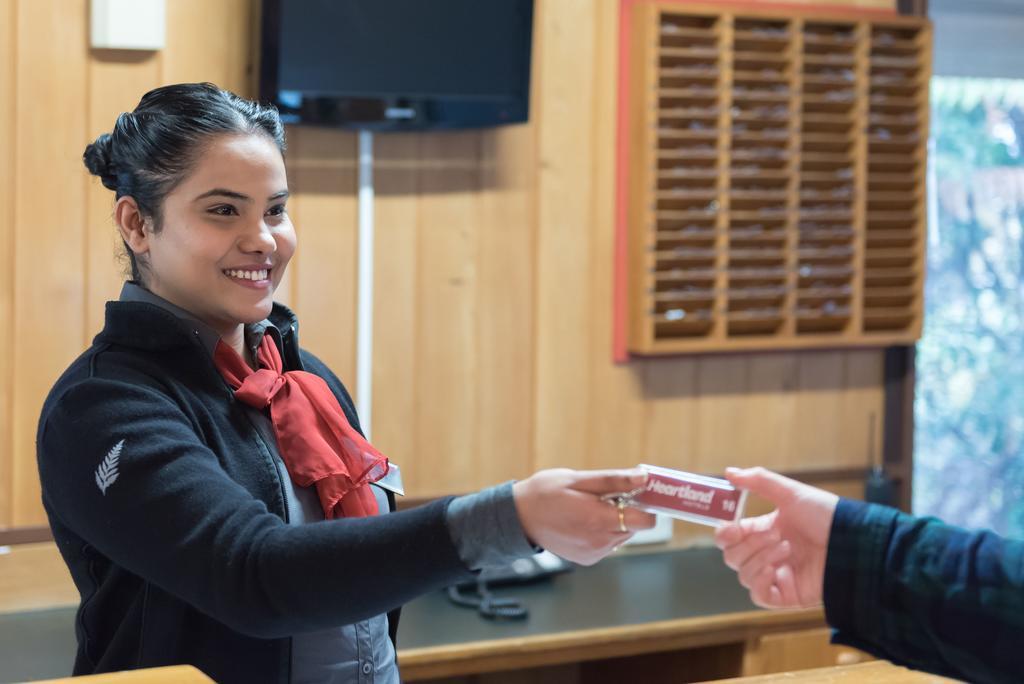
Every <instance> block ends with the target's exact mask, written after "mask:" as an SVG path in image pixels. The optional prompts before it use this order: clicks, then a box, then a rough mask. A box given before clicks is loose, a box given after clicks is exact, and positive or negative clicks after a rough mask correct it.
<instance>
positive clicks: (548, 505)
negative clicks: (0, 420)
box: [37, 84, 653, 682]
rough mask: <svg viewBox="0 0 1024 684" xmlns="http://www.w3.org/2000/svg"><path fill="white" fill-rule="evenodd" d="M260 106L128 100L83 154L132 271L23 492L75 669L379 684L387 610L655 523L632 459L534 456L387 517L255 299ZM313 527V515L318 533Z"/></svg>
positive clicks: (61, 392) (335, 400)
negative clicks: (56, 586) (61, 599)
mask: <svg viewBox="0 0 1024 684" xmlns="http://www.w3.org/2000/svg"><path fill="white" fill-rule="evenodd" d="M283 151H284V136H283V130H282V126H281V122H280V120H279V118H278V115H277V112H276V111H275V110H273V109H272V108H266V107H262V106H260V105H258V104H255V103H252V102H248V101H246V100H243V99H241V98H238V97H237V96H235V95H232V94H231V93H228V92H225V91H223V90H220V89H218V88H216V87H215V86H213V85H210V84H182V85H174V86H167V87H164V88H159V89H157V90H154V91H151V92H149V93H147V94H146V95H145V96H143V98H142V100H141V102H140V103H139V105H138V107H137V108H136V109H135V110H134V111H133V112H129V113H125V114H122V115H121V116H119V117H118V119H117V124H116V125H115V128H114V131H113V133H111V134H107V135H103V136H100V138H98V139H97V140H96V142H94V143H93V144H91V145H89V146H88V148H87V149H86V151H85V155H84V160H85V164H86V166H87V167H88V169H89V170H90V171H91V172H92V173H93V174H94V175H97V176H99V177H100V178H101V179H102V181H103V184H104V185H105V186H106V187H107V188H109V189H111V190H113V191H114V192H115V197H116V200H115V210H114V218H115V222H116V224H117V229H118V231H119V232H120V235H121V237H122V238H123V240H124V243H125V248H126V249H127V250H128V255H129V258H130V260H131V266H132V279H131V280H130V281H129V282H127V283H125V284H124V287H123V289H122V292H121V297H120V299H119V301H115V302H108V303H107V308H106V322H105V326H104V328H103V330H102V331H101V332H100V334H99V335H98V336H97V337H96V339H95V340H94V342H93V345H92V346H91V347H90V348H89V349H88V350H86V351H85V352H84V353H83V354H82V356H80V357H79V358H78V359H77V360H76V361H75V362H74V363H72V365H71V366H70V367H69V368H68V369H67V370H66V371H65V373H64V374H63V375H62V376H61V378H60V379H59V380H58V381H57V383H56V385H55V386H54V387H53V389H52V390H51V392H50V394H49V396H48V397H47V400H46V402H45V404H44V406H43V411H42V415H41V417H40V420H39V432H38V438H37V445H38V450H37V451H38V459H39V473H40V480H41V482H42V489H43V504H44V506H45V508H46V512H47V515H48V517H49V521H50V525H51V527H52V528H53V536H54V539H55V541H56V542H57V545H58V547H59V549H60V551H61V554H62V555H63V557H64V560H65V561H66V562H67V564H68V567H69V569H70V571H71V575H72V578H73V579H74V581H75V584H76V586H77V588H78V590H79V593H80V594H81V597H82V602H81V606H80V608H79V610H78V615H77V623H76V634H77V637H78V652H77V654H76V659H75V674H84V673H90V672H104V671H110V670H120V669H129V668H136V667H149V666H157V665H167V664H177V663H187V664H192V665H195V666H197V667H199V668H200V669H202V670H203V671H204V672H206V673H207V674H208V675H210V676H211V677H213V678H214V679H215V680H216V681H219V682H235V681H237V682H251V681H267V682H304V681H316V682H347V681H370V680H371V679H368V678H369V677H370V676H371V675H372V681H378V682H394V681H398V668H397V664H396V662H395V647H394V643H395V638H396V631H397V626H398V608H399V607H400V606H401V605H402V604H403V603H404V602H405V601H407V600H409V599H411V598H413V597H414V596H416V595H418V594H421V593H424V592H426V591H430V590H434V589H438V588H441V587H444V586H446V585H450V584H453V583H455V582H457V581H460V580H464V579H466V578H467V576H472V573H473V572H475V571H479V570H481V569H483V568H485V567H487V566H490V565H504V564H507V563H509V562H512V561H514V560H516V559H518V558H520V557H523V556H528V555H530V554H532V553H534V552H535V551H536V550H538V546H544V547H547V548H548V549H550V550H551V551H553V552H555V553H557V554H559V555H561V556H563V557H565V558H568V559H570V560H574V561H577V562H581V563H593V562H596V561H597V560H598V559H599V558H601V557H603V556H604V555H605V554H607V553H609V552H610V551H611V550H612V549H613V548H614V547H615V546H617V545H618V544H621V543H622V542H623V541H625V540H626V539H628V538H629V536H630V535H631V534H632V532H633V531H635V530H638V529H643V528H646V527H649V526H650V525H652V524H653V518H652V516H650V515H648V514H646V513H642V512H640V511H637V510H629V511H626V512H625V514H624V515H621V516H620V515H619V514H617V512H616V511H615V509H614V508H612V507H610V506H608V505H607V504H606V503H604V502H603V501H602V500H601V495H603V494H606V493H613V492H621V491H628V490H632V489H634V488H635V487H637V486H638V485H640V484H642V483H643V481H644V479H645V476H644V475H643V473H642V472H638V471H629V470H622V471H596V472H574V471H570V470H564V469H562V470H548V471H541V472H539V473H537V474H535V475H533V476H531V477H529V478H527V479H525V480H522V481H520V482H516V483H505V484H502V485H498V486H495V487H492V488H490V489H485V490H483V491H481V492H477V493H475V494H470V495H467V496H462V497H457V498H452V497H447V498H444V499H440V500H438V501H435V502H433V503H430V504H427V505H426V506H422V507H419V508H415V509H411V510H408V511H403V512H401V513H394V514H392V512H393V511H394V508H395V505H394V503H395V500H394V493H395V492H400V491H401V482H400V476H399V475H398V470H397V467H395V466H394V464H392V463H391V462H389V461H388V459H387V458H385V457H384V456H383V455H382V454H381V453H380V452H378V451H377V450H376V449H375V448H374V447H373V446H372V445H370V444H369V443H368V442H367V441H366V440H365V439H364V438H363V436H362V434H361V433H360V430H359V420H358V417H357V416H356V413H355V409H354V408H353V406H352V401H351V399H350V397H349V395H348V392H347V391H346V390H345V387H344V385H343V384H342V383H341V381H340V380H339V379H338V378H337V377H336V376H335V375H334V374H333V373H332V372H331V371H330V370H329V369H328V368H327V367H326V366H325V365H324V364H323V363H322V362H321V361H320V360H319V359H317V358H316V357H315V356H314V355H312V354H310V353H309V352H307V351H306V350H305V349H302V348H301V347H300V346H299V342H298V321H297V319H296V317H295V315H294V314H293V313H292V312H291V311H289V310H288V309H287V308H286V307H284V306H281V305H280V304H277V303H275V302H274V301H273V295H274V290H275V288H276V287H277V285H278V284H279V283H280V282H281V278H282V276H283V275H284V271H285V268H286V267H287V265H288V262H289V260H290V259H291V257H292V254H293V252H294V251H295V248H296V239H295V231H294V229H293V227H292V225H291V221H290V220H289V218H288V213H287V211H286V208H285V203H286V200H287V197H288V180H287V177H286V173H285V166H284V162H283V157H282V155H283ZM314 523H315V524H314Z"/></svg>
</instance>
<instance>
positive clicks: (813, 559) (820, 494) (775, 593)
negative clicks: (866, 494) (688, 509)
mask: <svg viewBox="0 0 1024 684" xmlns="http://www.w3.org/2000/svg"><path fill="white" fill-rule="evenodd" d="M726 477H727V478H729V481H730V482H732V483H733V484H734V485H735V486H737V487H740V488H742V489H748V490H750V491H751V492H753V493H754V494H757V495H759V496H762V497H764V498H766V499H768V500H769V501H770V502H771V503H773V504H775V506H776V509H775V510H774V511H772V512H771V513H768V514H767V515H761V516H757V517H754V518H745V519H743V520H740V521H738V522H735V523H730V524H728V525H723V526H721V527H719V528H718V530H717V531H716V532H715V543H716V544H717V545H718V547H719V548H720V549H722V551H723V555H724V557H725V562H726V565H728V566H729V567H730V568H732V569H733V570H735V571H736V572H737V574H738V575H739V580H740V584H742V585H743V586H744V587H746V588H747V589H749V590H750V598H751V600H752V601H753V602H754V603H755V604H757V605H759V606H761V607H763V608H801V607H807V606H813V605H817V604H819V603H820V602H821V597H822V589H823V585H824V578H825V556H826V553H827V551H828V538H829V533H830V531H831V528H832V515H833V513H834V512H835V509H836V504H837V503H838V501H839V497H837V496H836V495H835V494H832V493H831V492H826V491H825V490H823V489H818V488H816V487H811V486H810V485H806V484H803V483H801V482H797V481H796V480H791V479H789V478H788V477H783V476H782V475H779V474H778V473H773V472H772V471H770V470H765V469H764V468H748V469H746V470H740V469H737V468H729V469H728V470H726Z"/></svg>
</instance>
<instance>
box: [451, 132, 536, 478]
mask: <svg viewBox="0 0 1024 684" xmlns="http://www.w3.org/2000/svg"><path fill="white" fill-rule="evenodd" d="M536 164H537V157H536V129H535V128H534V127H532V126H514V127H511V128H507V129H502V130H498V131H493V132H486V133H484V134H483V135H482V139H481V149H480V167H481V168H480V174H481V183H480V190H479V201H480V210H479V213H480V226H479V235H478V242H477V264H478V273H477V283H478V285H477V288H478V291H479V302H480V303H479V305H478V306H477V320H476V330H475V331H474V334H475V336H476V356H477V367H478V369H479V372H478V373H477V374H476V377H474V378H470V382H471V383H474V384H475V385H476V387H477V391H478V406H477V419H476V421H475V426H474V427H475V429H476V431H477V438H476V453H474V454H473V455H472V458H473V459H474V463H475V466H474V468H473V471H472V472H473V475H474V478H473V480H471V481H470V482H469V483H467V484H469V486H470V487H472V486H474V485H476V486H479V483H489V482H501V481H504V480H507V479H510V478H523V477H525V476H527V475H529V473H530V472H531V471H532V468H533V463H532V459H531V458H530V455H531V445H532V439H531V437H530V435H531V432H532V430H531V427H532V420H533V401H532V398H533V373H532V372H531V369H532V368H533V339H534V334H535V330H534V326H533V302H534V301H535V300H534V296H535V293H534V231H533V226H534V225H535V221H536V206H535V202H534V193H533V184H532V179H533V177H534V173H535V171H534V170H535V168H536Z"/></svg>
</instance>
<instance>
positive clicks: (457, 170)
mask: <svg viewBox="0 0 1024 684" xmlns="http://www.w3.org/2000/svg"><path fill="white" fill-rule="evenodd" d="M480 137H481V133H478V132H475V131H470V132H460V133H431V134H425V135H423V136H422V139H421V141H420V150H419V151H420V163H421V164H424V162H426V161H428V160H429V161H432V162H435V163H434V164H430V165H427V164H424V168H423V169H422V170H421V171H420V180H419V195H418V215H419V216H418V222H419V231H420V236H419V237H420V239H419V240H418V241H417V243H416V244H417V248H418V252H417V255H416V258H417V262H418V263H417V268H416V275H417V280H416V292H415V294H414V296H415V301H416V319H415V320H416V340H417V347H416V349H415V351H414V354H415V359H416V372H417V376H418V377H417V384H416V387H417V390H418V392H417V400H418V401H417V405H416V417H415V422H414V423H413V425H414V426H415V430H416V437H417V441H416V453H415V456H414V458H413V459H411V460H412V462H411V463H409V465H407V466H406V472H409V473H410V474H411V475H412V479H411V480H410V482H411V483H412V484H413V486H416V487H417V488H419V487H423V486H425V485H426V486H429V487H431V488H433V487H437V488H439V490H440V491H465V490H467V489H473V488H474V487H473V484H474V483H475V481H476V479H477V478H476V477H475V471H476V470H477V460H478V459H479V458H480V457H481V455H480V454H479V453H477V440H476V436H477V418H478V412H477V408H478V404H477V398H478V396H479V386H478V377H479V375H478V374H479V366H478V358H477V353H476V352H477V345H476V341H477V326H476V320H477V315H478V308H479V306H480V302H479V301H478V267H477V260H476V257H477V245H478V241H479V236H480V233H481V232H482V229H483V227H482V226H481V225H480V209H481V207H480V197H479V189H480V169H479V158H480ZM385 286H386V285H385ZM406 460H407V461H409V460H410V459H406Z"/></svg>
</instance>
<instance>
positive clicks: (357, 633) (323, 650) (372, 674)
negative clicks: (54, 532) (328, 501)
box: [121, 282, 539, 684]
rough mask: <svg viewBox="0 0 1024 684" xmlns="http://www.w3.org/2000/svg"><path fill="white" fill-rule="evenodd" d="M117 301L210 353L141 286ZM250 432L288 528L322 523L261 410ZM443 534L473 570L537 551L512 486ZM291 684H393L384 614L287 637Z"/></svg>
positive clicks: (461, 514) (488, 496)
mask: <svg viewBox="0 0 1024 684" xmlns="http://www.w3.org/2000/svg"><path fill="white" fill-rule="evenodd" d="M121 301H134V302H146V303H149V304H153V305H155V306H159V307H161V308H163V309H165V310H166V311H170V312H171V313H173V314H174V315H176V316H178V317H179V318H181V319H183V320H186V321H188V322H189V324H190V325H192V326H193V331H194V332H195V334H196V336H197V337H198V338H199V339H200V341H201V342H202V344H203V346H204V347H205V348H206V350H207V352H209V353H210V355H211V356H212V355H213V353H214V351H215V350H216V347H217V343H218V342H219V341H220V335H218V333H217V332H216V331H215V330H214V329H213V328H212V327H210V326H209V325H207V324H205V323H203V322H202V321H200V320H198V319H197V318H196V317H195V316H194V315H192V314H191V313H190V312H188V311H186V310H185V309H182V308H181V307H178V306H176V305H174V304H172V303H171V302H169V301H167V300H166V299H163V298H162V297H160V296H158V295H156V294H153V293H152V292H150V291H149V290H147V289H145V288H144V287H142V286H141V285H139V284H137V283H134V282H126V283H125V284H124V287H122V289H121ZM266 334H270V335H272V337H273V339H274V341H275V342H276V343H277V344H278V345H280V344H281V335H280V332H279V331H278V330H277V328H276V327H275V326H274V324H273V323H271V322H270V321H269V320H263V321H260V322H259V323H254V324H251V325H247V326H246V327H245V344H246V347H247V348H248V349H250V350H253V349H255V348H256V347H258V346H259V345H260V343H261V341H262V339H263V336H264V335H266ZM245 410H246V413H247V415H248V416H249V418H250V420H251V422H252V425H253V427H254V429H256V431H257V432H258V433H259V434H260V436H261V437H262V441H263V443H264V444H265V445H266V448H267V450H268V451H269V452H270V454H271V455H272V456H273V459H274V463H275V465H276V466H277V470H278V475H279V477H280V478H281V481H282V482H284V483H285V487H284V491H285V508H286V511H287V516H288V519H287V522H288V524H289V525H303V524H308V523H315V522H318V521H322V520H323V519H324V514H323V509H322V508H321V507H320V501H319V498H318V497H317V494H316V491H315V488H313V487H299V486H297V485H296V484H295V483H294V482H292V479H291V477H290V476H289V475H288V471H287V469H286V468H285V465H284V461H282V460H281V455H280V452H279V451H278V445H277V438H276V437H275V435H274V430H273V425H272V424H271V422H270V417H269V415H268V414H267V413H266V412H265V411H261V410H258V409H255V408H252V407H249V406H245ZM372 489H373V493H374V495H375V496H376V497H377V504H378V509H379V510H380V511H382V512H387V511H388V510H389V504H388V500H387V495H386V494H385V493H384V491H383V490H382V489H380V488H379V487H376V486H374V487H372ZM447 523H448V530H449V532H450V533H451V535H452V541H453V542H454V544H455V547H456V549H457V550H458V553H459V557H460V558H461V559H462V561H463V562H464V563H465V564H466V566H467V567H469V568H470V569H472V570H480V569H482V568H484V567H488V566H494V565H505V564H508V563H511V562H512V561H514V560H517V559H519V558H523V557H525V556H529V555H532V554H533V553H535V552H536V551H538V550H539V549H537V548H536V547H534V546H533V545H532V544H530V542H529V540H528V539H527V538H526V535H525V534H524V532H523V528H522V525H521V524H520V522H519V516H518V514H517V512H516V508H515V501H514V499H513V495H512V483H511V482H506V483H504V484H501V485H498V486H496V487H490V488H488V489H484V490H482V491H480V492H476V493H475V494H469V495H467V496H461V497H458V498H456V499H455V500H453V501H452V503H451V505H450V506H449V507H448V512H447ZM291 681H292V683H293V684H300V683H306V682H309V683H313V682H319V683H326V684H343V683H348V682H358V683H359V684H390V683H392V682H395V683H397V682H398V681H399V677H398V665H397V663H396V660H395V650H394V645H393V644H392V642H391V639H390V638H389V636H388V620H387V615H378V616H376V617H373V618H370V619H369V620H363V621H362V622H357V623H355V624H352V625H343V626H341V627H334V628H330V629H325V630H319V631H316V632H308V633H303V634H296V635H294V636H293V637H292V673H291Z"/></svg>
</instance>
